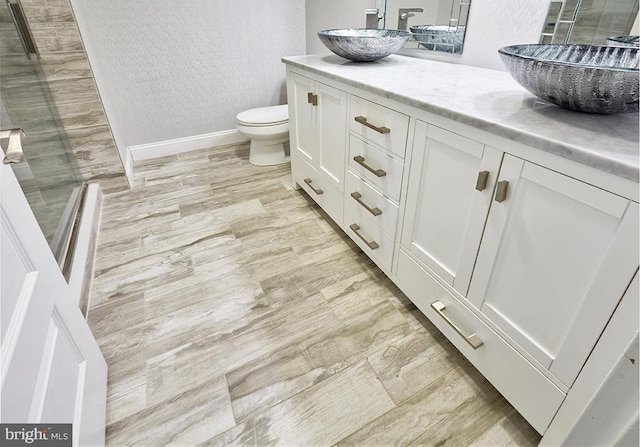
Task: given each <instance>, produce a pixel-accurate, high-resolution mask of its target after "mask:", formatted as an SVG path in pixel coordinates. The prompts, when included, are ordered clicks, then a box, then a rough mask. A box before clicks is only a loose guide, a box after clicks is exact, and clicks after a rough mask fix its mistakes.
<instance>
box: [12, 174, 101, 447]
mask: <svg viewBox="0 0 640 447" xmlns="http://www.w3.org/2000/svg"><path fill="white" fill-rule="evenodd" d="M0 185H1V187H0V223H1V226H0V227H1V245H0V254H1V263H0V281H1V284H0V294H1V295H0V324H1V326H0V329H1V330H0V332H1V337H2V338H1V353H0V356H1V374H2V376H1V388H0V393H1V399H0V400H1V402H0V421H2V422H3V423H52V424H53V423H72V424H73V444H74V445H102V444H104V429H105V409H106V386H107V365H106V362H105V360H104V357H103V356H102V353H101V352H100V349H99V348H98V345H97V343H96V341H95V339H94V338H93V335H92V334H91V331H90V330H89V327H88V326H87V323H86V321H85V320H84V318H83V317H82V314H81V313H80V310H79V309H78V307H77V306H76V305H74V303H73V302H72V299H71V295H70V290H69V286H68V285H67V283H66V281H65V280H64V277H63V276H62V273H61V271H60V269H59V267H58V265H57V263H56V261H55V259H54V257H53V254H52V253H51V250H50V248H49V246H48V244H47V242H46V240H45V238H44V235H43V234H42V232H41V230H40V228H39V226H38V224H37V222H36V220H35V217H34V216H33V213H32V212H31V209H30V208H29V205H28V203H27V200H26V198H25V197H24V195H23V193H22V190H21V189H20V186H19V184H18V182H17V180H16V178H15V176H14V174H13V172H12V170H11V168H10V167H9V166H7V165H4V164H0Z"/></svg>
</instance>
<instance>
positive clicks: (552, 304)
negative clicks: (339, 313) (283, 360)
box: [283, 55, 639, 443]
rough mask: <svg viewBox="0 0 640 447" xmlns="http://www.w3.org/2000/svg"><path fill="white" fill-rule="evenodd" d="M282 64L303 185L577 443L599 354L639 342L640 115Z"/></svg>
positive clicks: (476, 86) (479, 85)
mask: <svg viewBox="0 0 640 447" xmlns="http://www.w3.org/2000/svg"><path fill="white" fill-rule="evenodd" d="M283 62H285V64H286V66H287V89H288V90H287V93H288V100H289V116H290V125H291V131H290V132H291V135H290V136H291V165H292V175H293V180H294V184H296V185H297V186H299V187H301V188H302V189H304V190H305V191H306V192H307V194H308V195H309V196H310V197H312V198H313V199H314V200H315V201H316V202H317V203H318V204H319V205H320V206H321V207H322V208H323V209H324V210H325V211H326V213H327V214H328V215H329V216H330V217H331V218H332V219H333V220H334V221H335V222H336V223H337V224H338V225H339V226H340V227H341V228H342V229H343V230H344V231H345V232H346V233H347V234H348V235H349V236H350V237H351V238H352V239H353V240H354V241H355V242H356V243H357V244H358V245H359V246H360V248H361V249H362V250H363V251H364V252H365V253H366V254H367V255H368V256H369V257H370V258H371V259H372V260H373V261H374V262H375V263H376V264H377V265H378V266H379V267H380V269H381V270H382V271H384V272H385V274H387V275H388V276H389V278H391V279H392V280H393V281H394V282H395V283H396V284H397V285H398V286H399V287H400V289H401V290H402V291H403V292H404V293H405V294H406V295H407V296H408V297H409V298H410V299H411V300H412V301H413V302H414V303H415V305H416V306H417V307H418V308H419V309H420V310H421V311H422V312H423V313H424V314H425V315H426V316H427V317H428V318H429V320H431V322H432V323H433V324H434V325H435V326H437V327H438V328H439V330H440V331H441V332H442V333H443V334H444V335H446V336H447V338H449V340H450V341H451V342H452V343H453V344H454V345H455V346H456V347H457V348H458V349H459V350H460V351H461V352H462V353H463V354H464V355H465V356H466V357H467V358H468V359H469V361H471V363H473V365H474V366H475V367H476V368H477V369H478V370H479V371H480V372H482V374H483V375H484V376H485V377H486V378H487V379H488V380H489V381H490V382H491V383H492V384H493V385H494V386H495V387H496V388H497V389H498V390H499V391H500V392H501V393H502V394H503V395H504V396H505V397H506V398H507V399H508V400H509V401H510V402H511V404H512V405H513V406H514V407H515V408H516V409H517V410H518V411H519V412H520V413H521V414H522V415H523V416H524V417H525V418H526V419H527V421H529V423H530V424H531V425H532V426H533V427H534V428H535V429H536V430H537V431H538V432H539V433H541V434H543V435H544V436H545V437H544V438H543V443H545V441H547V442H549V443H553V442H554V441H558V440H562V439H563V436H566V434H567V432H568V431H569V429H570V427H571V426H572V425H573V424H574V423H575V421H576V420H578V418H579V416H580V413H581V411H582V410H581V409H580V405H582V406H583V407H584V405H585V404H586V403H588V402H589V401H591V400H592V397H593V396H594V395H595V394H596V392H597V390H598V388H599V387H600V385H601V383H602V382H603V381H604V379H605V378H606V375H607V373H608V371H609V369H610V366H613V365H610V366H609V367H608V368H607V369H606V371H604V372H600V373H597V374H596V373H592V370H593V369H594V368H596V369H597V367H596V365H602V363H603V362H605V361H610V360H606V358H607V357H606V356H607V355H611V353H612V352H614V351H615V350H616V349H618V350H619V347H615V348H614V347H613V346H614V345H613V344H611V345H609V346H599V345H598V344H602V343H605V342H607V340H609V339H611V337H612V336H611V335H609V334H614V335H618V338H620V339H624V340H630V339H631V337H632V335H633V332H634V331H637V330H638V329H637V328H638V323H637V306H638V305H637V301H638V300H637V282H638V278H637V272H638V263H639V261H638V245H639V242H638V228H639V223H638V172H639V166H638V165H639V163H638V116H637V114H632V115H616V116H596V115H587V114H580V113H576V112H569V111H565V110H562V109H560V108H558V107H556V106H552V105H547V104H544V103H541V102H539V101H538V100H537V99H536V98H535V97H533V96H532V95H531V94H529V93H528V92H526V91H525V90H524V89H522V88H521V87H520V86H519V85H518V84H517V83H516V82H515V81H514V80H513V79H511V77H510V76H509V75H508V74H507V73H503V72H497V71H492V70H485V69H480V68H475V67H468V66H461V65H454V64H445V63H440V62H434V61H427V60H423V59H417V58H409V57H403V56H390V57H388V58H386V59H382V60H380V61H377V62H375V63H371V64H357V63H352V62H348V61H346V60H344V59H341V58H339V57H337V56H334V55H315V56H300V57H290V58H284V59H283ZM634 290H635V292H634ZM625 294H626V295H625ZM626 306H630V309H632V310H631V312H633V309H636V311H635V317H630V318H631V319H630V320H629V317H627V320H629V321H627V323H625V324H626V326H625V324H622V323H620V325H619V326H616V325H617V324H618V323H616V322H617V321H618V320H619V319H621V318H622V319H624V315H623V316H620V315H616V309H617V308H619V309H618V312H622V310H621V309H623V308H624V309H627V307H626ZM625 312H626V313H628V311H627V310H625ZM610 320H611V321H610ZM629 327H630V329H629ZM634 328H635V329H634ZM629 330H631V335H628V334H627V333H628V332H629ZM625 331H626V332H625ZM625 337H628V338H625ZM613 338H615V337H613ZM607 343H608V342H607ZM616 346H617V345H616ZM625 347H626V345H625ZM601 351H602V352H607V353H608V354H604V353H601ZM618 355H621V353H618ZM598 356H600V357H598ZM614 360H615V359H614ZM590 362H591V363H593V366H592V365H591V364H590ZM600 368H601V369H602V367H601V366H600ZM585 374H586V376H585ZM587 376H588V377H587ZM580 402H582V404H580ZM563 407H565V408H564V409H563ZM582 409H584V408H582Z"/></svg>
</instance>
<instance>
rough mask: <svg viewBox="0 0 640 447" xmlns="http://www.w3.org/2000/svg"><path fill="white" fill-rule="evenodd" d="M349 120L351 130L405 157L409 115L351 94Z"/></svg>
mask: <svg viewBox="0 0 640 447" xmlns="http://www.w3.org/2000/svg"><path fill="white" fill-rule="evenodd" d="M356 119H357V121H356ZM349 122H350V123H351V130H352V131H353V132H355V133H357V134H359V135H361V136H362V137H363V138H364V139H365V140H368V141H372V142H374V143H376V144H378V145H380V146H382V147H383V148H385V149H386V150H388V151H389V152H392V153H394V154H396V155H397V156H399V157H402V158H404V154H405V147H406V145H407V131H408V129H409V117H408V116H407V115H404V114H402V113H400V112H396V111H395V110H392V109H389V108H387V107H383V106H381V105H378V104H375V103H373V102H371V101H367V100H365V99H362V98H358V97H357V96H353V95H351V115H350V116H349ZM365 123H366V124H365Z"/></svg>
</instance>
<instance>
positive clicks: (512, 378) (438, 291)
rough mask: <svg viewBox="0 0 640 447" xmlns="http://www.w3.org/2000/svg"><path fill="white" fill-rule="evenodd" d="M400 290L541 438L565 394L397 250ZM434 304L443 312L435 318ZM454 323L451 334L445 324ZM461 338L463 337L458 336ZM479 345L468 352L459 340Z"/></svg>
mask: <svg viewBox="0 0 640 447" xmlns="http://www.w3.org/2000/svg"><path fill="white" fill-rule="evenodd" d="M398 282H399V284H398V285H399V286H400V289H401V290H402V291H403V292H404V293H406V294H407V296H408V297H409V299H411V301H412V302H413V303H414V304H415V305H416V306H417V307H418V309H420V310H421V311H422V313H424V314H425V315H426V316H427V317H428V318H429V320H431V322H432V323H433V324H434V325H435V326H436V327H437V328H438V329H439V330H440V331H441V332H442V333H443V334H444V335H445V336H446V337H447V338H448V339H449V340H450V341H451V342H452V343H453V344H454V345H455V346H456V348H458V349H459V350H460V352H462V353H463V354H464V355H465V357H467V359H469V361H470V362H471V363H472V364H473V365H474V366H475V367H476V368H478V370H479V371H480V372H481V373H482V374H483V375H484V376H485V377H486V378H487V379H488V380H489V381H490V382H491V383H492V384H493V385H494V386H495V387H496V388H497V389H498V391H500V393H501V394H502V395H503V396H504V397H505V398H506V399H507V400H508V401H509V402H510V403H511V404H512V405H513V406H514V407H515V408H516V410H518V412H520V414H522V415H523V416H524V418H525V419H527V421H529V423H530V424H531V425H532V426H533V428H535V429H536V430H537V431H538V432H539V433H541V434H543V433H544V432H545V430H546V429H547V427H548V426H549V423H550V422H551V420H552V419H553V417H554V415H555V414H556V411H557V410H558V408H559V407H560V405H561V404H562V401H563V400H564V398H565V394H564V393H563V392H562V391H561V390H560V389H558V388H557V387H556V386H555V385H554V384H553V383H551V382H550V381H549V379H547V378H546V377H545V376H544V375H542V373H541V372H540V371H538V370H537V369H536V368H535V367H534V366H533V365H531V364H530V363H529V362H528V361H527V360H525V358H524V357H522V356H521V355H520V354H519V353H518V352H516V351H515V350H514V349H513V348H512V347H511V346H509V345H508V344H507V343H506V342H505V341H504V340H503V339H502V338H500V337H499V336H498V335H497V334H496V333H495V332H493V331H492V330H491V329H490V328H489V327H488V326H486V325H485V324H484V323H483V322H482V321H481V320H480V319H478V318H477V317H476V316H475V315H474V314H472V313H471V311H469V310H468V309H467V308H466V307H465V306H464V305H463V304H462V303H460V301H458V300H457V299H456V298H455V297H454V296H453V295H451V294H450V293H449V292H448V291H447V290H446V289H445V288H444V287H442V286H441V285H440V284H439V283H438V282H437V281H436V280H435V279H434V278H433V277H432V276H431V275H429V274H428V273H427V272H426V271H425V270H424V269H422V268H421V267H420V266H419V265H418V264H417V263H416V262H415V261H413V260H412V259H411V258H410V257H409V256H408V255H407V254H406V253H405V252H404V251H403V250H400V257H399V259H398ZM436 301H438V302H440V303H442V304H443V305H444V306H445V308H444V309H440V313H438V312H437V311H436V310H435V309H434V308H433V307H432V304H433V303H435V302H436ZM445 318H448V319H449V320H450V321H451V322H452V323H453V324H455V325H456V326H457V327H458V329H459V331H460V333H459V332H457V331H456V330H455V329H454V328H453V327H452V326H451V325H450V324H449V323H448V322H447V321H446V320H445ZM461 334H463V335H461ZM471 334H475V338H472V339H471V341H472V342H474V343H476V346H477V343H478V340H481V341H482V345H481V346H479V347H477V348H476V349H474V348H473V347H472V346H471V345H470V344H469V343H468V342H467V341H466V340H465V337H468V336H470V335H471Z"/></svg>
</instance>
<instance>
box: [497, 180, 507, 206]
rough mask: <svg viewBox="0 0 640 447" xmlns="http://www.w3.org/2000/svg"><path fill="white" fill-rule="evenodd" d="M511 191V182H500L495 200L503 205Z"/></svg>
mask: <svg viewBox="0 0 640 447" xmlns="http://www.w3.org/2000/svg"><path fill="white" fill-rule="evenodd" d="M508 190H509V182H508V181H506V180H503V181H501V182H498V187H497V188H496V197H495V200H496V202H498V203H502V202H504V201H505V200H507V191H508Z"/></svg>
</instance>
